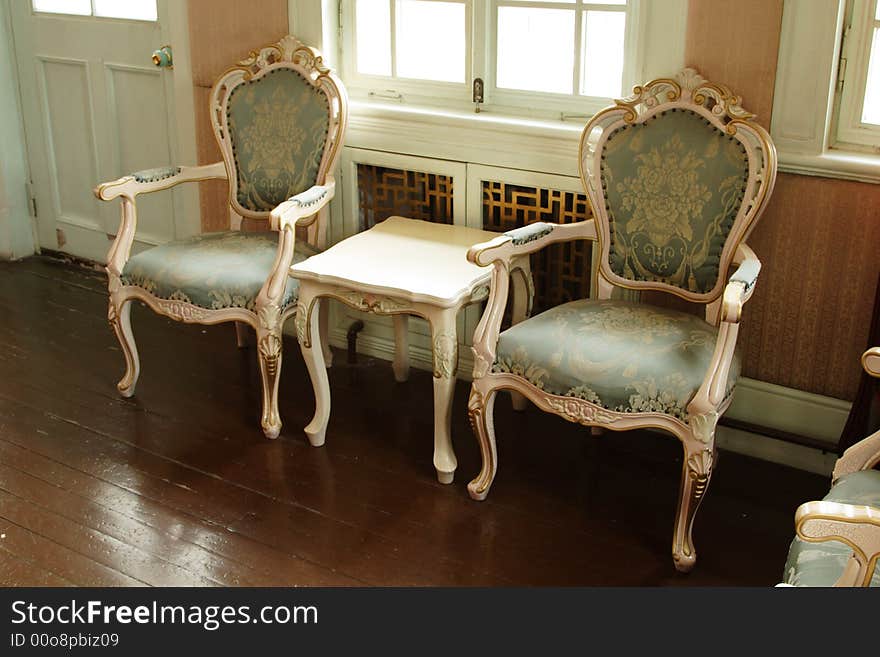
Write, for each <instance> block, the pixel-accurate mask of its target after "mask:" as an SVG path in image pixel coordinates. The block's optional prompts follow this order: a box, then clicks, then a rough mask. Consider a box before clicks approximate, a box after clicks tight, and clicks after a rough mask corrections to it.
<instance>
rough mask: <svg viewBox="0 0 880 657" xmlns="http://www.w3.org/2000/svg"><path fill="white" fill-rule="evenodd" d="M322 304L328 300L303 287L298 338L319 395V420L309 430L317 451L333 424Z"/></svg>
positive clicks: (317, 403) (313, 422) (297, 319)
mask: <svg viewBox="0 0 880 657" xmlns="http://www.w3.org/2000/svg"><path fill="white" fill-rule="evenodd" d="M322 303H326V299H321V298H320V297H316V296H313V295H311V294H310V291H309V290H308V286H307V285H305V283H303V284H302V285H301V287H300V296H299V303H298V304H297V309H296V313H297V316H296V336H297V339H298V340H299V347H300V349H301V350H302V355H303V360H304V361H305V362H306V367H307V368H308V370H309V376H310V377H311V379H312V387H313V388H314V391H315V416H314V417H313V418H312V421H311V422H309V424H308V426H306V428H305V432H306V435H307V436H308V438H309V442H310V443H311V444H312V445H313V446H314V447H320V446H321V445H323V444H324V438H325V435H326V433H327V423H328V422H329V421H330V380H329V378H328V377H327V367H326V365H325V363H324V345H323V343H322V335H321V319H320V315H321V305H322Z"/></svg>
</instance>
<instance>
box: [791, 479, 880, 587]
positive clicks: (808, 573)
mask: <svg viewBox="0 0 880 657" xmlns="http://www.w3.org/2000/svg"><path fill="white" fill-rule="evenodd" d="M824 499H826V500H828V501H830V502H840V503H842V504H859V505H865V506H873V507H877V508H878V509H880V472H878V471H877V470H863V471H861V472H853V473H851V474H848V475H845V476H843V477H841V478H840V481H838V482H837V483H836V484H835V485H834V486H832V487H831V490H830V491H829V492H828V494H827V495H826V496H825V498H824ZM851 554H852V549H851V548H849V547H848V546H847V545H845V544H844V543H841V542H839V541H826V542H824V543H808V542H806V541H802V540H801V539H799V538H797V537H795V539H794V540H793V541H792V542H791V548H790V549H789V551H788V560H787V561H786V562H785V578H784V581H785V583H786V584H791V585H793V586H833V585H834V583H835V582H836V581H837V580H838V579H840V576H841V575H842V574H843V569H844V567H845V566H846V562H847V561H849V557H850V555H851ZM871 586H880V569H875V570H874V576H873V577H872V578H871Z"/></svg>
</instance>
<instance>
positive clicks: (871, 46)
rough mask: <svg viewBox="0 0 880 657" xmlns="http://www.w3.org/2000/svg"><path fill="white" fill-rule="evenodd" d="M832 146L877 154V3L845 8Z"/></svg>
mask: <svg viewBox="0 0 880 657" xmlns="http://www.w3.org/2000/svg"><path fill="white" fill-rule="evenodd" d="M838 95H839V99H838V102H839V106H838V111H837V134H836V139H835V142H836V143H835V146H837V147H840V146H841V145H844V146H857V147H859V146H860V147H863V148H870V149H872V150H880V2H878V0H854V1H853V2H852V3H851V4H850V5H849V6H848V7H847V16H846V19H845V22H844V38H843V45H842V48H841V59H840V64H839V74H838Z"/></svg>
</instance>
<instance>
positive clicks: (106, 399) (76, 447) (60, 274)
mask: <svg viewBox="0 0 880 657" xmlns="http://www.w3.org/2000/svg"><path fill="white" fill-rule="evenodd" d="M105 289H106V288H105V279H104V277H103V275H102V274H98V273H97V272H91V271H88V270H84V269H82V268H78V267H75V266H72V265H68V264H63V263H59V262H57V261H54V260H50V259H47V258H31V259H29V260H26V261H24V262H19V263H0V534H2V537H0V584H3V585H48V586H59V585H160V586H163V585H256V586H265V585H282V586H294V585H359V584H369V585H681V586H686V585H760V586H765V585H772V584H775V583H776V582H777V581H779V579H780V576H781V571H782V567H783V563H784V561H785V555H786V550H787V547H788V543H789V541H790V539H791V535H792V522H793V514H794V510H795V508H796V507H797V505H798V504H799V503H800V502H802V501H806V500H809V499H815V498H817V497H818V496H821V495H822V494H823V492H824V491H825V490H826V489H827V485H828V482H827V480H826V479H825V478H823V477H819V476H815V475H811V474H807V473H804V472H800V471H797V470H792V469H789V468H785V467H782V466H778V465H773V464H769V463H765V462H762V461H758V460H754V459H750V458H747V457H744V456H740V455H737V454H732V453H723V454H722V455H721V459H720V463H719V469H718V470H717V471H716V475H715V477H714V479H713V481H712V485H711V487H710V490H709V493H708V497H707V499H706V501H705V502H704V504H703V508H702V509H701V510H700V513H699V515H698V518H697V526H696V531H695V537H696V542H697V549H698V553H699V560H698V563H697V567H696V569H695V570H694V572H693V573H691V574H690V575H686V576H683V575H679V574H677V573H676V572H675V570H674V569H673V566H672V559H671V556H670V542H671V531H672V518H673V512H674V507H675V501H676V494H677V487H678V477H679V468H680V463H681V457H680V453H679V447H678V443H677V442H676V441H675V440H674V439H672V438H669V437H665V436H662V435H657V434H652V433H647V432H629V433H625V434H608V435H606V436H605V437H604V438H601V439H594V438H592V437H590V436H589V434H588V433H587V432H586V431H584V430H583V429H581V428H579V427H577V426H574V425H571V424H568V423H566V422H564V421H563V420H560V419H558V418H555V417H553V416H549V415H546V414H543V413H541V412H539V411H537V410H536V409H530V410H528V411H526V412H525V413H522V414H519V413H517V414H515V413H514V412H513V411H512V410H511V408H510V403H509V401H508V400H507V399H502V400H500V401H499V403H498V404H497V405H496V416H497V420H496V424H497V429H498V436H499V452H500V463H501V467H500V470H499V474H498V478H497V479H496V482H495V486H494V488H493V491H492V493H491V495H490V497H489V499H488V500H487V501H486V502H483V503H477V502H473V501H471V500H470V499H469V498H468V496H467V492H466V490H465V483H466V482H467V481H468V480H469V479H470V478H471V477H472V476H473V475H474V474H475V473H476V472H477V470H478V452H477V447H476V444H475V442H474V440H473V437H472V436H471V433H470V428H469V426H468V422H467V417H466V412H465V408H466V399H467V391H468V386H467V384H465V383H463V382H460V383H459V386H458V388H457V390H456V398H455V410H454V414H453V436H454V439H455V445H456V450H457V452H458V456H459V469H458V473H457V478H456V482H455V483H454V484H453V485H451V486H442V485H440V484H438V483H437V482H436V480H435V479H434V471H433V468H432V465H431V449H432V440H431V431H432V413H431V403H432V402H431V400H432V397H431V375H430V374H429V373H426V372H419V371H414V372H413V375H412V377H411V379H410V381H409V382H408V383H405V384H396V383H395V382H394V380H393V377H392V373H391V368H390V366H389V364H388V363H385V362H382V361H373V360H369V359H363V358H362V359H361V363H360V364H359V365H357V366H346V365H345V364H344V362H343V361H344V360H345V358H344V355H343V354H337V359H336V360H337V365H336V366H334V367H333V369H332V370H331V377H330V378H331V387H332V392H333V407H334V408H333V416H332V418H331V420H330V427H329V430H328V433H327V443H326V445H325V446H324V447H322V448H318V449H315V448H312V447H310V446H309V445H308V443H307V441H306V440H305V438H304V435H303V434H302V431H301V429H302V427H303V426H305V424H306V423H307V422H308V421H309V420H310V418H311V414H312V411H313V401H312V391H311V386H310V384H309V381H308V377H307V374H306V371H305V367H304V365H303V362H302V359H301V357H300V355H299V349H298V347H297V345H296V342H295V341H294V340H289V339H288V340H287V341H286V342H285V349H286V352H285V353H286V356H285V361H284V368H283V372H282V384H281V399H282V402H281V414H282V419H283V421H284V429H283V431H282V434H281V437H280V438H279V439H278V440H276V441H269V440H267V439H266V438H264V437H263V435H262V432H261V431H260V429H259V396H260V392H259V380H258V368H257V361H256V355H255V352H254V349H253V348H249V349H245V350H238V349H236V347H235V340H234V331H233V329H232V327H231V326H230V325H224V326H215V327H201V326H187V325H182V324H177V323H175V322H172V321H170V320H166V319H164V318H161V317H158V316H156V315H154V314H153V313H151V312H149V311H148V310H146V309H144V308H141V307H137V308H135V310H134V311H133V324H134V330H135V335H136V337H137V340H138V346H139V349H140V352H141V364H142V373H141V378H140V382H139V385H138V394H137V396H136V397H135V398H133V399H130V400H124V399H121V398H119V397H118V396H117V394H116V389H115V383H116V381H117V379H118V378H119V376H120V375H121V373H122V368H123V359H122V355H121V353H120V351H119V347H118V345H117V343H116V339H115V338H114V337H113V335H112V333H111V331H110V329H109V327H108V325H107V321H106V307H107V297H106V291H105Z"/></svg>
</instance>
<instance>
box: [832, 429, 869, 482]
mask: <svg viewBox="0 0 880 657" xmlns="http://www.w3.org/2000/svg"><path fill="white" fill-rule="evenodd" d="M877 463H880V431H878V432H877V433H874V434H871V435H870V436H868V437H867V438H862V439H861V440H860V441H859V442H857V443H856V444H855V445H853V446H852V447H850V448H849V449H847V450H846V451H845V452H844V453H843V454H841V455H840V458H839V459H837V463H835V464H834V474H832V475H831V477H832V481H837V480H838V479H840V478H841V477H842V476H843V475H848V474H850V473H851V472H858V471H859V470H870V469H871V468H873V467H874V466H875V465H877Z"/></svg>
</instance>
